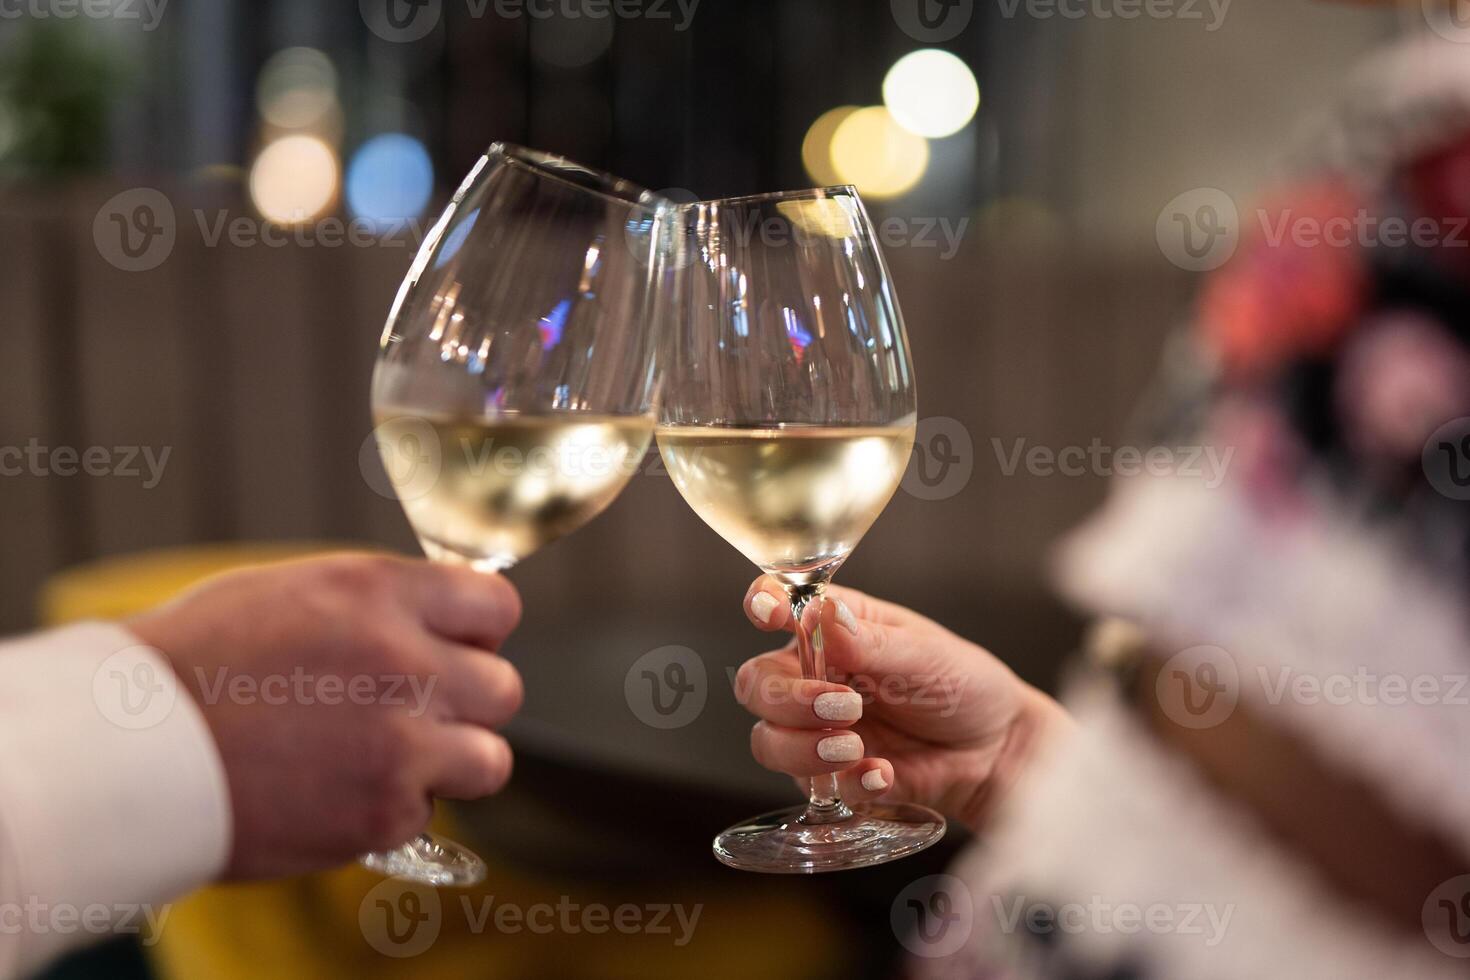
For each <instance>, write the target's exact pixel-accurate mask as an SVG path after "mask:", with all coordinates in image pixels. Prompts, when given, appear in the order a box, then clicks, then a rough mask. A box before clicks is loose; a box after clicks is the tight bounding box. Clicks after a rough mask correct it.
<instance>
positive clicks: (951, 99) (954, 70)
mask: <svg viewBox="0 0 1470 980" xmlns="http://www.w3.org/2000/svg"><path fill="white" fill-rule="evenodd" d="M883 104H884V105H886V106H887V107H888V111H889V112H891V113H892V114H893V118H894V119H895V120H897V121H898V124H899V125H900V126H902V127H903V128H904V129H907V130H908V131H909V132H911V133H915V134H917V135H919V136H927V137H929V138H930V139H940V138H942V137H945V136H951V135H953V134H955V133H958V132H959V131H960V130H962V129H964V128H965V126H966V125H968V124H969V122H970V120H971V119H974V118H975V110H976V109H978V108H980V86H979V85H977V84H976V83H975V76H974V74H973V73H972V72H971V71H970V67H969V66H968V65H966V64H965V63H964V62H963V61H961V60H960V59H959V58H956V57H955V56H954V55H952V54H950V53H949V52H948V51H940V50H939V49H937V48H925V49H924V50H922V51H914V52H912V53H910V54H906V55H904V56H903V57H902V58H899V59H898V61H897V62H895V63H894V65H893V67H892V68H890V69H888V74H887V75H886V76H885V77H884V79H883Z"/></svg>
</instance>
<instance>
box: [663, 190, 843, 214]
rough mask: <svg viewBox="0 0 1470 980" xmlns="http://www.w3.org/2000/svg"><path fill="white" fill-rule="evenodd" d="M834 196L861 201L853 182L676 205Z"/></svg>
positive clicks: (828, 197) (704, 205)
mask: <svg viewBox="0 0 1470 980" xmlns="http://www.w3.org/2000/svg"><path fill="white" fill-rule="evenodd" d="M834 197H851V198H853V199H854V200H856V201H858V202H860V203H861V202H862V199H863V198H862V195H861V194H859V193H858V189H857V187H856V186H855V185H853V184H828V185H826V186H825V187H804V188H801V189H798V190H790V191H766V192H764V193H761V194H740V195H738V196H736V197H712V198H708V199H706V200H701V201H690V202H689V203H688V204H680V205H676V206H677V207H683V208H693V207H707V206H709V205H711V204H714V205H719V206H721V207H723V206H725V205H728V204H768V203H780V202H781V201H822V200H827V199H830V198H834Z"/></svg>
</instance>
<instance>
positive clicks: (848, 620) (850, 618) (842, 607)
mask: <svg viewBox="0 0 1470 980" xmlns="http://www.w3.org/2000/svg"><path fill="white" fill-rule="evenodd" d="M833 601H834V602H836V603H837V612H836V613H835V615H836V617H837V625H838V626H841V627H842V628H843V629H845V630H847V631H848V632H849V633H851V634H852V635H853V636H857V631H858V625H857V617H856V616H854V615H853V614H852V610H851V609H849V608H847V603H845V602H843V601H842V600H841V599H835V600H833Z"/></svg>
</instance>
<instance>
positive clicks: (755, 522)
mask: <svg viewBox="0 0 1470 980" xmlns="http://www.w3.org/2000/svg"><path fill="white" fill-rule="evenodd" d="M675 230H676V231H677V232H679V234H676V235H673V236H671V240H670V242H669V245H670V246H671V248H670V250H669V251H668V252H667V253H666V254H664V253H661V255H660V262H661V263H663V272H662V274H661V278H660V288H661V289H666V290H670V292H671V293H672V297H673V299H672V300H671V303H670V308H669V309H664V310H663V312H662V315H663V316H667V317H668V318H669V319H670V320H671V325H670V326H669V328H668V329H667V330H666V332H665V333H666V345H667V346H666V348H665V352H664V354H663V355H661V363H662V373H663V376H664V389H663V395H662V404H661V408H660V417H659V426H658V429H657V432H656V437H657V440H658V447H659V452H660V453H661V454H662V456H663V459H664V464H665V466H666V467H667V469H668V471H669V474H670V476H671V477H672V478H673V480H674V483H675V485H676V486H677V487H678V489H679V493H680V494H681V495H683V497H684V500H685V501H686V502H687V503H688V504H689V505H690V506H691V507H692V508H694V512H695V513H696V514H698V515H699V516H700V517H701V518H702V519H703V520H704V522H705V523H706V524H708V525H709V526H710V527H711V528H713V529H714V530H715V531H716V532H718V533H719V534H720V536H721V537H723V538H724V539H725V540H726V541H728V542H729V543H730V544H732V545H734V546H735V548H736V549H737V550H739V551H740V552H741V553H742V554H743V555H745V556H746V557H747V558H749V559H750V560H751V561H753V562H754V563H755V564H756V565H758V566H760V568H761V569H762V570H764V571H765V572H767V573H768V574H770V575H773V576H775V577H776V579H778V580H779V581H780V582H781V583H782V584H783V585H784V586H785V589H786V593H787V596H788V597H789V599H790V602H791V608H792V612H793V614H794V615H793V623H794V629H795V633H796V642H797V655H798V656H799V658H800V661H801V671H802V676H803V677H806V678H807V679H814V678H820V679H825V665H824V663H823V656H822V634H821V626H820V619H821V610H822V603H823V601H824V600H823V595H824V590H825V589H826V586H827V583H828V582H829V581H830V580H831V578H832V575H833V574H834V573H835V572H836V571H837V569H838V568H839V567H841V565H842V563H843V562H844V561H846V560H847V557H848V555H850V554H851V553H852V549H853V548H854V547H855V546H856V545H857V543H858V541H859V540H860V539H861V538H862V536H863V535H864V534H865V533H866V532H867V530H868V528H869V527H871V526H872V524H873V522H874V521H875V520H876V519H877V517H878V514H879V512H880V511H882V509H883V507H884V506H885V505H886V504H887V503H888V500H889V498H890V497H892V496H893V492H894V490H895V489H897V487H898V484H899V480H900V478H901V477H902V475H903V471H904V468H905V466H906V465H907V462H908V458H909V455H910V453H911V451H912V448H913V442H914V424H915V417H916V416H915V413H916V411H917V405H916V402H915V395H914V380H913V372H912V368H911V365H910V363H909V354H908V341H907V338H906V337H905V335H904V328H903V318H902V316H901V315H900V314H899V310H898V303H897V301H896V300H895V299H894V296H893V290H892V288H891V286H890V285H889V278H888V270H887V268H886V266H885V265H884V262H883V257H882V255H881V254H880V253H879V251H878V245H877V243H876V242H875V241H874V235H873V227H872V222H871V221H870V220H869V218H868V215H867V212H866V210H865V209H864V207H863V203H862V200H861V199H860V198H859V197H858V194H857V191H856V190H855V189H854V188H852V187H828V188H824V189H818V190H806V191H796V192H792V193H784V194H766V195H758V196H754V197H743V198H734V199H730V200H724V201H705V202H699V203H695V204H692V205H688V206H686V207H684V208H683V209H681V213H680V221H679V222H678V224H677V226H675ZM661 309H662V307H661ZM944 828H945V824H944V818H943V817H941V816H940V815H939V814H937V813H935V812H934V811H932V810H929V809H927V808H925V807H921V806H914V805H909V804H886V803H873V804H863V805H857V806H848V805H846V804H844V803H843V802H842V800H841V799H840V798H839V796H838V792H837V779H836V777H835V776H832V775H828V776H818V777H816V778H814V779H812V780H811V787H810V799H809V800H808V802H807V804H806V805H805V806H798V807H794V808H791V809H787V810H778V811H776V812H774V813H768V814H765V815H763V816H759V817H755V818H754V819H751V820H748V821H746V822H745V823H742V824H737V825H736V826H733V827H730V828H729V829H727V830H726V831H725V832H724V833H722V834H720V835H719V836H718V837H717V838H715V842H714V852H715V856H716V857H718V858H719V859H720V860H721V861H723V862H724V863H725V864H728V865H730V866H732V867H735V868H741V869H745V870H749V871H767V872H808V873H809V872H815V871H833V870H839V869H844V868H856V867H862V866H865V865H870V864H878V863H881V862H884V861H890V860H893V859H895V858H898V857H902V856H904V855H906V854H912V853H914V852H916V851H919V850H921V849H923V848H925V847H928V846H929V845H931V844H933V843H934V842H935V841H937V840H939V839H940V838H941V837H942V836H943V835H944Z"/></svg>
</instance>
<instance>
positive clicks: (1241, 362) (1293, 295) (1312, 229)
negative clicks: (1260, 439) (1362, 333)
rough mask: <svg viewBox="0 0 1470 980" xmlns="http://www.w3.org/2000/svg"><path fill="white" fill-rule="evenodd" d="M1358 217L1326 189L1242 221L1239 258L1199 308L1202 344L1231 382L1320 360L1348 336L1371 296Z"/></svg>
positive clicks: (1340, 195) (1290, 195) (1296, 192)
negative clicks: (1296, 361) (1298, 361)
mask: <svg viewBox="0 0 1470 980" xmlns="http://www.w3.org/2000/svg"><path fill="white" fill-rule="evenodd" d="M1364 213H1365V209H1364V206H1363V205H1362V203H1361V200H1360V198H1359V197H1358V196H1357V195H1356V194H1354V193H1352V192H1351V191H1350V190H1349V189H1348V188H1347V187H1346V185H1344V184H1341V183H1338V182H1330V183H1324V184H1316V185H1307V186H1301V187H1297V188H1294V189H1288V190H1287V191H1286V192H1285V193H1284V194H1282V195H1281V196H1279V197H1278V198H1276V199H1274V200H1273V201H1272V202H1270V203H1267V204H1266V205H1264V206H1263V207H1261V208H1259V209H1257V210H1256V211H1255V212H1254V213H1253V215H1252V216H1251V217H1249V218H1248V219H1247V221H1246V228H1245V229H1244V230H1243V232H1242V241H1241V247H1240V250H1239V251H1238V252H1237V253H1236V255H1235V256H1234V257H1233V258H1232V259H1231V260H1230V261H1229V262H1228V263H1227V264H1226V265H1225V266H1224V267H1223V268H1222V269H1221V270H1220V271H1219V272H1217V273H1216V274H1215V276H1214V277H1213V278H1212V279H1211V280H1210V282H1209V283H1208V284H1207V285H1206V287H1205V290H1204V293H1203V296H1202V298H1201V311H1200V314H1201V324H1202V329H1203V330H1204V334H1205V340H1206V342H1207V343H1208V344H1209V345H1210V346H1211V347H1212V348H1213V349H1214V350H1215V351H1216V352H1217V353H1218V354H1219V355H1220V358H1221V360H1222V362H1223V364H1224V367H1225V370H1226V372H1227V374H1228V375H1230V376H1231V377H1232V379H1235V380H1240V379H1249V378H1256V377H1262V376H1266V375H1269V374H1270V373H1272V371H1273V369H1275V368H1277V367H1280V366H1282V365H1283V364H1285V363H1286V362H1287V361H1289V360H1290V359H1292V358H1295V357H1299V356H1303V355H1313V354H1323V353H1326V352H1328V351H1330V350H1331V349H1332V348H1333V346H1334V345H1335V344H1336V343H1337V342H1338V341H1339V340H1340V339H1341V338H1342V337H1343V335H1344V334H1346V333H1347V331H1348V330H1349V329H1350V328H1351V326H1352V324H1353V321H1354V320H1355V319H1356V317H1357V315H1358V314H1359V313H1360V312H1361V310H1362V308H1363V305H1364V303H1365V302H1366V300H1367V293H1368V277H1367V270H1366V268H1365V265H1364V262H1363V256H1362V255H1361V252H1360V246H1359V243H1358V241H1357V239H1356V237H1355V232H1354V231H1353V229H1356V228H1357V227H1359V221H1360V217H1361V215H1363V214H1364ZM1344 222H1346V224H1344ZM1345 239H1347V240H1345Z"/></svg>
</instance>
